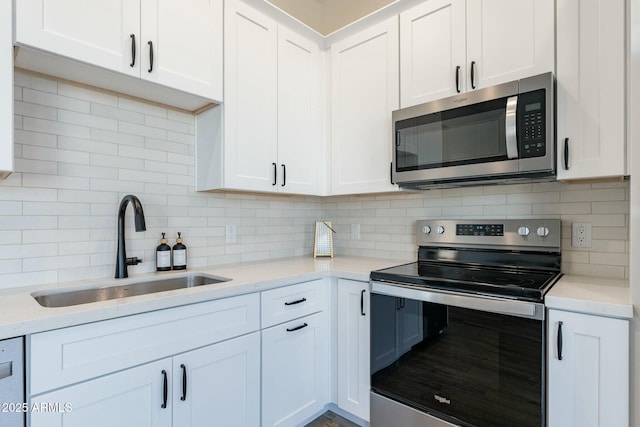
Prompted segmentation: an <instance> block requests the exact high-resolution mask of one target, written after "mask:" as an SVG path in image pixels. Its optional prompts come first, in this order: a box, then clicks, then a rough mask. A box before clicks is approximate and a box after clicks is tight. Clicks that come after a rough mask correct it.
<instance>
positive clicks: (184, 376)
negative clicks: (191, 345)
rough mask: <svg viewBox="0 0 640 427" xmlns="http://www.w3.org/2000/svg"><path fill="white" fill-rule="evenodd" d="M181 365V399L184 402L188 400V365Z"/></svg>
mask: <svg viewBox="0 0 640 427" xmlns="http://www.w3.org/2000/svg"><path fill="white" fill-rule="evenodd" d="M180 367H181V368H182V396H180V400H182V401H183V402H184V401H185V400H187V367H186V366H184V364H182V365H180Z"/></svg>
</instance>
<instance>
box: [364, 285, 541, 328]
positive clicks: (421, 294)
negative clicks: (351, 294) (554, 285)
mask: <svg viewBox="0 0 640 427" xmlns="http://www.w3.org/2000/svg"><path fill="white" fill-rule="evenodd" d="M371 293H377V294H383V295H388V296H392V297H399V298H407V299H413V300H417V301H425V302H432V303H436V304H442V305H451V306H455V307H461V308H470V309H473V310H480V311H486V312H490V313H497V314H506V315H510V316H517V317H524V318H527V319H535V320H544V305H543V304H542V303H535V302H528V301H515V300H508V299H503V298H494V297H488V296H476V295H470V294H463V293H460V292H450V291H443V290H435V289H426V288H416V287H414V286H411V285H406V284H402V283H395V282H394V283H383V282H373V281H372V282H371Z"/></svg>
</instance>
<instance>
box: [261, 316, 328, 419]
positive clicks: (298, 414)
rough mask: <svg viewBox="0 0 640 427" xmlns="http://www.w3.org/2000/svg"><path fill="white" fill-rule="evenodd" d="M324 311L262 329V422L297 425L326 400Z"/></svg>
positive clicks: (314, 412)
mask: <svg viewBox="0 0 640 427" xmlns="http://www.w3.org/2000/svg"><path fill="white" fill-rule="evenodd" d="M328 338H329V336H328V328H327V321H326V314H325V313H324V312H320V313H316V314H312V315H310V316H306V317H303V318H300V319H297V320H294V321H291V322H288V323H284V324H281V325H277V326H273V327H271V328H268V329H264V330H263V331H262V366H263V370H262V426H263V427H266V426H296V425H299V424H300V423H301V422H303V421H304V420H306V419H307V418H309V417H311V416H312V415H314V414H316V413H317V412H319V411H320V410H321V409H322V408H323V407H324V406H325V405H326V404H327V403H328V401H329V373H330V366H329V361H330V358H329V342H328Z"/></svg>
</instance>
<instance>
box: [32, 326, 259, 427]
mask: <svg viewBox="0 0 640 427" xmlns="http://www.w3.org/2000/svg"><path fill="white" fill-rule="evenodd" d="M52 403H53V404H57V405H59V406H60V408H61V409H62V411H61V412H58V411H51V410H50V409H49V410H47V409H44V408H47V406H46V405H50V404H52ZM66 404H68V405H69V406H67V407H65V405H66ZM33 405H35V407H37V408H40V407H42V408H43V411H41V412H35V411H34V412H33V413H32V415H31V426H32V427H40V426H42V427H45V426H46V427H52V426H56V427H58V426H59V427H76V426H77V427H83V426H94V427H102V426H104V427H113V426H119V427H139V426H145V425H146V426H154V427H163V426H172V425H173V426H179V427H187V426H204V425H220V426H225V427H226V426H229V427H231V426H237V427H253V426H257V425H258V424H259V422H260V334H259V333H258V332H254V333H253V334H250V335H246V336H243V337H239V338H235V339H232V340H229V341H225V342H222V343H219V344H215V345H212V346H209V347H204V348H202V349H198V350H194V351H191V352H188V353H184V354H181V355H178V356H175V357H173V358H166V359H162V360H159V361H157V362H153V363H148V364H145V365H142V366H138V367H136V368H132V369H127V370H125V371H122V372H118V373H115V374H111V375H107V376H105V377H102V378H98V379H94V380H90V381H87V382H84V383H81V384H77V385H73V386H70V387H65V388H63V389H61V390H58V391H54V392H51V393H45V394H43V395H40V396H38V397H36V398H34V399H32V406H33Z"/></svg>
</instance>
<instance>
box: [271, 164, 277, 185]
mask: <svg viewBox="0 0 640 427" xmlns="http://www.w3.org/2000/svg"><path fill="white" fill-rule="evenodd" d="M271 165H272V166H273V182H272V183H271V185H276V183H277V181H278V165H276V164H275V163H271Z"/></svg>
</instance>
